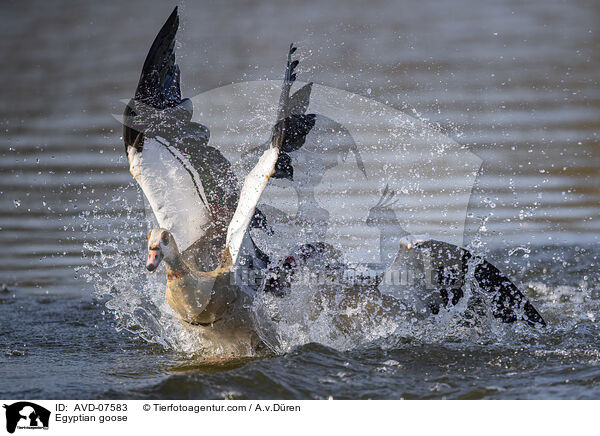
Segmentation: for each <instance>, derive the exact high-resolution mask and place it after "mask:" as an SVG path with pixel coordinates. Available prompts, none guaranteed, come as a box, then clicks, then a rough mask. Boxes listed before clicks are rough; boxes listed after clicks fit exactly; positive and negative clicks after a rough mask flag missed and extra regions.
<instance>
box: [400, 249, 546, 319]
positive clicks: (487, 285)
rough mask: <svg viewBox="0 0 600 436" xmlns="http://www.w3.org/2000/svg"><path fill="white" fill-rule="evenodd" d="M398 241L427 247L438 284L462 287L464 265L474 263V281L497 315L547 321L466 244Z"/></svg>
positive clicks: (503, 317) (506, 317)
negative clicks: (460, 245) (488, 295)
mask: <svg viewBox="0 0 600 436" xmlns="http://www.w3.org/2000/svg"><path fill="white" fill-rule="evenodd" d="M401 243H402V244H403V245H405V246H406V247H407V248H408V249H417V250H426V251H428V254H429V259H430V261H431V265H430V267H431V269H432V272H433V277H432V279H433V281H435V282H436V283H435V285H437V286H439V287H440V288H443V289H448V290H449V289H458V288H462V286H463V285H464V279H465V275H466V273H467V269H468V268H469V266H470V265H473V267H474V270H473V276H474V277H475V280H476V281H477V284H478V285H479V287H480V288H481V289H482V290H483V291H485V292H487V293H488V294H491V296H492V304H493V307H492V311H493V314H494V316H495V317H496V318H499V319H501V320H502V321H503V322H507V323H510V322H515V321H519V320H523V321H525V322H527V323H528V324H529V325H531V326H539V325H541V326H544V325H546V322H545V321H544V319H543V318H542V316H541V315H540V314H539V312H538V311H537V310H536V309H535V307H533V305H532V304H531V303H530V302H529V301H528V300H527V298H526V297H525V296H524V295H523V293H522V292H521V291H520V290H519V288H517V286H516V285H515V284H514V283H513V282H512V281H511V280H510V279H509V278H508V277H506V276H505V275H504V274H502V273H501V272H500V270H498V268H496V267H495V266H494V265H492V264H491V263H490V262H488V261H487V260H485V259H483V258H482V257H480V256H476V255H474V254H473V253H471V252H470V251H468V250H467V249H465V248H462V247H458V246H456V245H453V244H449V243H447V242H443V241H437V240H434V239H426V238H418V237H406V238H403V239H402V240H401Z"/></svg>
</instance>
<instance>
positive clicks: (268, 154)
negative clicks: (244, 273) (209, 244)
mask: <svg viewBox="0 0 600 436" xmlns="http://www.w3.org/2000/svg"><path fill="white" fill-rule="evenodd" d="M278 157H279V149H278V148H275V147H271V148H269V149H268V150H267V151H265V152H264V153H263V155H262V156H261V157H260V159H259V160H258V163H257V164H256V166H255V167H254V168H253V169H252V171H250V173H249V174H248V175H247V176H246V178H245V179H244V186H242V192H241V193H240V199H239V202H238V205H237V208H236V209H235V213H234V214H233V218H232V219H231V222H230V223H229V227H228V229H227V242H226V244H227V245H226V246H227V248H228V249H229V253H230V254H231V261H232V263H233V265H235V263H236V261H237V258H238V255H239V253H240V247H241V246H242V242H243V240H244V235H245V234H246V230H247V229H248V226H249V225H250V221H251V219H252V216H253V215H254V210H255V209H256V205H257V204H258V202H259V200H260V197H261V195H262V193H263V191H264V190H265V188H266V187H267V184H268V183H269V178H270V177H271V176H272V175H273V173H274V171H275V164H276V163H277V158H278Z"/></svg>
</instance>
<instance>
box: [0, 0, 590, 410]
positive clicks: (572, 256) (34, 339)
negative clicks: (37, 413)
mask: <svg viewBox="0 0 600 436" xmlns="http://www.w3.org/2000/svg"><path fill="white" fill-rule="evenodd" d="M171 7H172V6H171V5H167V4H161V3H159V2H156V4H153V5H146V4H145V3H144V4H143V5H142V2H138V1H129V2H126V3H125V4H123V3H113V4H112V5H111V4H108V5H107V4H100V3H98V2H80V3H78V4H72V3H68V2H42V1H40V2H4V3H3V4H2V6H0V11H1V14H0V21H1V23H2V26H0V35H1V37H0V50H1V53H2V59H3V64H2V66H3V68H2V69H1V70H0V78H1V81H2V83H3V87H2V91H1V94H0V95H1V96H2V99H1V101H0V122H1V125H0V128H1V131H2V135H1V136H0V246H1V247H2V249H1V250H0V284H3V286H2V289H1V290H0V352H1V354H0V367H1V370H0V373H1V374H2V377H0V392H1V393H3V394H4V395H3V396H5V397H11V398H23V397H26V398H44V397H48V398H78V397H86V398H328V397H330V396H331V397H333V398H470V399H477V398H599V397H600V366H599V363H600V352H599V351H598V337H599V335H600V327H599V325H598V318H599V317H600V313H599V311H598V309H600V281H599V277H600V276H599V274H598V270H599V268H598V262H599V256H600V248H599V243H600V220H599V218H600V214H599V211H600V205H599V201H600V175H599V168H600V140H599V137H598V134H599V131H600V87H599V80H600V77H599V74H598V71H599V70H600V61H599V59H598V53H599V52H600V50H599V49H600V36H599V35H600V33H599V32H600V28H599V26H598V23H599V22H600V20H599V18H600V7H599V6H598V4H597V2H595V1H582V2H577V3H573V2H562V1H533V2H528V3H526V4H522V3H521V2H518V1H510V0H502V1H489V2H488V1H485V2H479V1H469V0H458V1H455V2H452V3H451V4H448V5H445V4H444V5H443V6H442V5H440V4H439V3H438V2H420V3H418V4H415V3H414V2H411V3H410V4H409V3H406V4H402V3H401V2H400V3H399V2H393V1H389V2H387V1H376V2H371V3H369V6H368V7H366V6H365V5H364V3H363V2H358V1H357V2H343V3H340V4H336V3H334V2H330V3H324V4H319V5H317V4H312V3H310V2H302V1H300V2H294V3H293V4H288V5H277V6H275V5H272V6H269V5H265V4H262V3H259V2H256V3H255V2H253V1H248V2H241V3H237V4H233V3H227V2H218V3H212V4H208V5H203V6H202V7H200V6H196V5H193V4H192V3H191V2H190V3H189V4H186V5H184V6H183V8H182V9H181V17H182V28H181V30H180V34H179V39H178V40H179V47H178V52H177V56H178V62H179V64H180V66H181V69H182V81H183V90H184V93H186V94H187V95H196V94H199V93H202V92H205V91H209V90H211V89H213V88H215V87H218V86H224V85H228V84H231V83H232V82H241V81H249V80H262V79H278V78H279V77H280V75H281V69H282V55H283V54H284V53H285V50H286V48H287V44H288V41H295V42H297V43H298V45H299V46H300V53H302V63H301V66H300V73H299V74H300V76H301V77H302V80H306V81H308V80H313V81H314V82H316V83H319V84H323V85H326V86H329V87H335V88H339V89H343V90H347V91H350V92H355V93H357V94H360V95H363V96H366V97H369V98H372V99H375V100H378V101H380V102H383V103H386V104H388V105H390V106H392V107H394V108H396V109H398V110H401V111H402V112H404V113H406V114H407V115H410V116H413V117H415V118H419V119H422V120H426V121H428V122H430V123H431V124H433V125H437V128H438V129H440V130H441V131H442V132H444V133H445V134H447V135H448V136H449V137H450V138H452V139H453V140H455V141H456V142H458V143H459V144H462V145H464V146H466V147H468V150H470V151H471V152H473V153H474V154H475V155H476V156H477V157H478V158H480V159H481V162H482V163H481V169H480V171H479V174H478V176H477V183H476V185H475V187H474V189H473V191H472V195H471V197H470V202H469V211H468V212H469V214H468V215H467V223H466V229H465V234H464V243H465V244H470V245H471V246H477V247H478V249H479V250H481V251H482V252H485V253H487V255H488V257H489V258H490V259H491V260H492V261H493V262H494V263H495V264H496V265H497V266H498V267H499V268H500V269H501V270H502V271H504V272H505V273H506V274H507V275H508V276H510V277H511V278H513V279H514V280H515V282H516V283H517V284H518V285H519V287H520V288H521V289H522V290H523V291H524V293H525V294H526V295H527V296H528V297H529V298H530V299H531V301H532V302H534V304H535V305H536V307H537V308H538V309H539V311H540V312H541V313H542V314H543V315H544V317H545V319H546V321H547V323H548V326H547V327H545V328H542V329H539V330H532V329H529V328H528V327H527V326H518V325H517V326H507V325H501V324H497V323H495V322H494V321H489V322H488V323H486V324H485V325H483V326H479V327H477V328H466V327H464V326H461V325H460V323H456V322H454V319H453V316H454V314H453V313H452V312H450V313H448V314H446V315H447V316H445V317H442V318H440V319H438V320H430V321H426V322H423V323H420V324H419V325H416V326H415V325H412V324H410V323H408V321H407V325H403V324H401V323H396V324H393V325H391V326H390V325H388V324H386V325H385V326H382V325H379V324H377V325H373V324H371V325H370V326H369V328H365V329H364V336H363V337H361V338H358V339H357V338H342V339H339V338H333V337H332V334H331V330H328V329H329V326H328V325H327V323H326V321H327V319H325V320H323V319H319V320H318V321H319V322H320V323H323V322H325V325H322V324H318V325H317V324H316V323H315V324H313V325H309V326H307V327H306V330H305V331H303V333H305V336H304V337H303V338H301V339H299V338H298V337H294V341H296V342H294V341H291V343H290V344H289V346H288V347H287V348H285V349H284V350H282V353H281V354H274V355H270V356H267V357H264V358H260V359H244V360H234V361H230V362H226V363H209V362H205V361H203V360H202V356H201V355H199V354H198V353H195V352H194V347H193V346H190V343H189V338H186V337H183V336H181V335H178V333H177V332H176V333H173V329H174V327H173V324H172V320H171V321H170V322H171V324H164V323H161V322H158V321H157V320H163V321H164V320H165V318H164V316H163V317H162V318H161V317H160V316H157V315H156V314H157V313H162V312H161V311H163V312H164V310H165V308H164V307H163V306H164V301H162V298H161V294H160V292H161V291H160V289H161V286H162V284H161V283H160V281H159V280H156V279H154V278H153V279H149V278H148V277H147V275H146V274H145V273H144V271H143V257H144V245H145V238H144V236H145V234H146V228H147V223H146V220H145V216H144V210H143V208H144V204H143V200H142V196H141V193H140V192H139V191H138V189H137V187H136V186H135V184H134V183H133V179H132V177H131V175H130V174H129V172H128V170H127V164H126V158H125V156H124V153H123V150H122V149H123V146H122V141H121V139H120V125H119V123H118V122H117V121H116V120H115V119H114V118H113V117H112V115H111V114H113V113H119V112H121V111H122V105H121V103H120V100H121V99H124V98H128V97H130V96H131V94H132V93H133V90H134V88H135V86H136V84H137V80H138V78H139V72H140V68H141V65H142V63H143V60H144V57H145V55H146V50H147V49H148V47H149V45H150V44H151V41H152V38H153V37H154V35H155V33H156V31H157V29H158V28H159V27H160V25H161V24H162V22H163V21H164V19H165V18H166V17H167V15H168V14H169V13H170V10H171ZM140 11H141V12H140ZM211 128H213V127H211ZM214 128H215V129H218V128H219V126H218V125H217V126H214ZM215 131H216V130H215ZM387 158H388V157H387V156H386V159H387ZM444 183H446V184H447V183H451V182H450V181H447V180H440V184H444ZM353 195H355V197H356V199H357V200H360V199H361V198H363V197H362V196H363V195H364V193H362V192H356V193H353ZM405 201H407V202H410V201H411V198H406V199H405ZM140 308H143V309H144V310H140ZM396 322H397V320H396Z"/></svg>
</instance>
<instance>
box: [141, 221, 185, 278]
mask: <svg viewBox="0 0 600 436" xmlns="http://www.w3.org/2000/svg"><path fill="white" fill-rule="evenodd" d="M178 257H179V250H178V249H177V244H176V243H175V239H174V238H173V235H172V234H171V233H170V232H169V231H168V230H165V229H160V228H159V229H152V230H150V233H148V260H147V261H146V269H147V270H148V271H150V272H154V271H156V269H157V268H158V266H159V265H160V262H161V261H162V260H163V259H165V261H166V262H169V261H171V262H173V261H175V260H176V259H177V258H178Z"/></svg>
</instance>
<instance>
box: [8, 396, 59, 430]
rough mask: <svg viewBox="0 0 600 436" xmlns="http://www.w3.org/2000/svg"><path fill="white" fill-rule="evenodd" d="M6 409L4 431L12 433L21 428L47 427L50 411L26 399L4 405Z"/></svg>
mask: <svg viewBox="0 0 600 436" xmlns="http://www.w3.org/2000/svg"><path fill="white" fill-rule="evenodd" d="M4 408H5V409H6V431H8V432H9V433H14V432H15V430H16V429H17V427H18V428H20V429H22V428H25V429H41V428H43V429H47V428H48V424H49V422H50V411H49V410H48V409H45V408H44V407H42V406H38V405H37V404H35V403H30V402H28V401H19V402H18V403H13V404H11V405H6V404H5V405H4Z"/></svg>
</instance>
